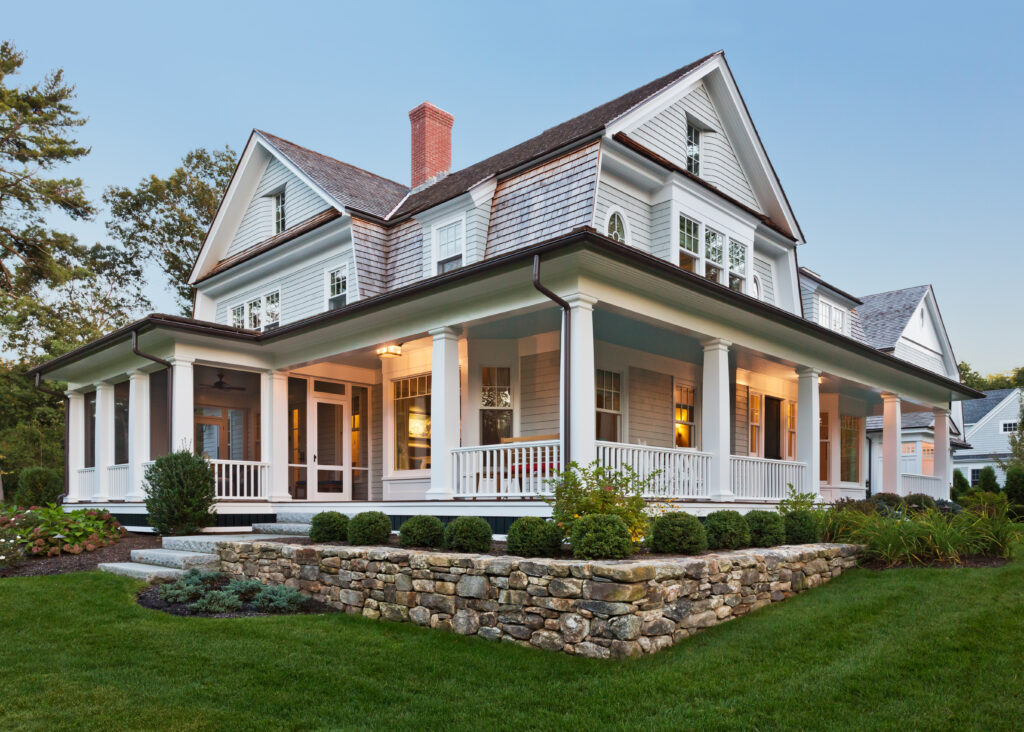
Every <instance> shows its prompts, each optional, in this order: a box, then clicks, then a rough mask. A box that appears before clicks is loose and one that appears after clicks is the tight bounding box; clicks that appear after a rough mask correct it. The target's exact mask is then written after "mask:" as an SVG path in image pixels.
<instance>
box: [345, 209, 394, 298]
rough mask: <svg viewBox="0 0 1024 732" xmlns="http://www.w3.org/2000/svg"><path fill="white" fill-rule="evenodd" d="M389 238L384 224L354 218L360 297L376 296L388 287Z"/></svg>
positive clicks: (353, 240)
mask: <svg viewBox="0 0 1024 732" xmlns="http://www.w3.org/2000/svg"><path fill="white" fill-rule="evenodd" d="M388 239H389V237H388V232H387V230H386V229H385V228H384V227H383V226H379V225H378V224H372V223H370V222H368V221H363V220H362V219H358V218H355V217H353V218H352V242H353V246H354V250H355V275H356V283H357V286H358V288H359V296H360V297H364V298H366V297H374V296H375V295H380V294H382V293H383V292H384V291H385V290H386V289H387V278H388V250H389V246H388Z"/></svg>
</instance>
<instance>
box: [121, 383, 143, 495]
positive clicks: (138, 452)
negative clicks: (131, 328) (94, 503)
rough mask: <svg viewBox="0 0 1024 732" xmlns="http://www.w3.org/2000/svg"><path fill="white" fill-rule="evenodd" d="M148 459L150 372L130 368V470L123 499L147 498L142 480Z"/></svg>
mask: <svg viewBox="0 0 1024 732" xmlns="http://www.w3.org/2000/svg"><path fill="white" fill-rule="evenodd" d="M148 460H149V374H147V373H145V372H143V371H132V372H131V374H129V376H128V462H129V467H128V469H129V470H130V471H131V474H130V477H129V483H128V495H127V496H125V500H126V501H143V500H145V498H146V492H145V490H144V486H143V482H144V479H145V475H144V473H145V465H144V463H146V462H147V461H148Z"/></svg>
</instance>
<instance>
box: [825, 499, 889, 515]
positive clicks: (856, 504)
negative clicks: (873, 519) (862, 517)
mask: <svg viewBox="0 0 1024 732" xmlns="http://www.w3.org/2000/svg"><path fill="white" fill-rule="evenodd" d="M830 510H832V511H856V512H857V513H878V503H877V502H876V501H874V500H872V499H870V498H861V499H856V498H840V499H839V500H838V501H836V502H835V503H833V504H832V508H831V509H830Z"/></svg>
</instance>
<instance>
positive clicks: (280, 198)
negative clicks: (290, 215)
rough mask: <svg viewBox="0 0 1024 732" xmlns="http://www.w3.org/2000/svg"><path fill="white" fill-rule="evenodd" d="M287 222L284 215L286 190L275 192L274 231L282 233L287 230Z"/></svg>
mask: <svg viewBox="0 0 1024 732" xmlns="http://www.w3.org/2000/svg"><path fill="white" fill-rule="evenodd" d="M286 226H287V222H286V221H285V217H284V191H283V190H281V191H278V192H277V193H275V194H274V233H275V234H280V233H281V232H282V231H284V230H285V228H286Z"/></svg>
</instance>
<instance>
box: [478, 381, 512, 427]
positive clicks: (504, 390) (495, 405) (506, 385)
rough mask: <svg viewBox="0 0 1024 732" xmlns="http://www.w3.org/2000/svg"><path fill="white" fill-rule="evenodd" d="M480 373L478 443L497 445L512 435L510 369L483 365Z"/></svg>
mask: <svg viewBox="0 0 1024 732" xmlns="http://www.w3.org/2000/svg"><path fill="white" fill-rule="evenodd" d="M480 375H481V380H480V444H481V445H498V444H500V443H501V441H502V439H505V438H509V437H512V370H511V369H509V368H508V367H507V366H484V367H483V368H482V369H481V374H480Z"/></svg>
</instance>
